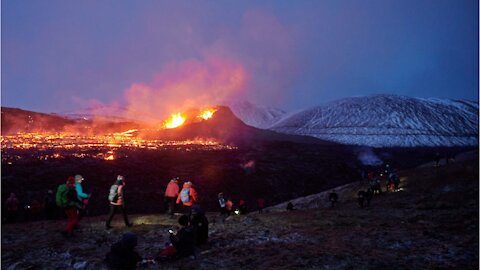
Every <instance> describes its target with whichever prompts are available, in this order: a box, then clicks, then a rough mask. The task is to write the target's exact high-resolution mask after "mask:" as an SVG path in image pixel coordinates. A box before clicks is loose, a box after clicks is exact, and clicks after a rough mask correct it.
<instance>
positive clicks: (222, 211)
mask: <svg viewBox="0 0 480 270" xmlns="http://www.w3.org/2000/svg"><path fill="white" fill-rule="evenodd" d="M217 199H218V207H220V216H225V215H226V214H227V208H226V207H227V205H226V202H225V198H224V197H223V192H220V193H218V195H217Z"/></svg>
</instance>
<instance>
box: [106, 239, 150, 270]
mask: <svg viewBox="0 0 480 270" xmlns="http://www.w3.org/2000/svg"><path fill="white" fill-rule="evenodd" d="M136 246H137V236H136V235H135V234H134V233H131V232H127V233H125V234H123V236H122V239H121V240H120V241H118V242H117V243H115V244H113V245H112V246H111V248H110V251H109V252H108V253H107V255H106V256H105V262H106V263H107V265H108V266H109V267H110V268H113V269H135V268H136V266H137V264H138V263H139V262H140V261H141V260H142V257H140V255H139V254H138V252H137V251H135V247H136Z"/></svg>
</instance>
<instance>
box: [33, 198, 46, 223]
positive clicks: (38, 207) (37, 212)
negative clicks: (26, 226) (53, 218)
mask: <svg viewBox="0 0 480 270" xmlns="http://www.w3.org/2000/svg"><path fill="white" fill-rule="evenodd" d="M42 212H43V205H42V204H41V203H40V202H39V201H38V200H37V199H33V200H32V201H31V202H30V215H31V217H32V220H40V218H41V215H42Z"/></svg>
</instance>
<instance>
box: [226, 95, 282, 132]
mask: <svg viewBox="0 0 480 270" xmlns="http://www.w3.org/2000/svg"><path fill="white" fill-rule="evenodd" d="M225 103H226V106H228V107H230V109H231V110H232V112H233V113H234V114H235V115H236V116H237V117H238V118H240V119H241V120H242V121H243V122H244V123H245V124H247V125H250V126H254V127H257V128H268V127H270V126H271V125H273V124H274V123H276V122H277V121H279V120H280V119H281V118H282V117H283V116H284V115H285V114H286V113H285V112H284V111H282V110H280V109H276V108H270V107H260V106H257V105H254V104H252V103H250V102H248V101H242V102H225Z"/></svg>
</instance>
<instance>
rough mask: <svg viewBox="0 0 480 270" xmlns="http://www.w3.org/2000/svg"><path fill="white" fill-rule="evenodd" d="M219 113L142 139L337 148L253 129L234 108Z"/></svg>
mask: <svg viewBox="0 0 480 270" xmlns="http://www.w3.org/2000/svg"><path fill="white" fill-rule="evenodd" d="M217 109H218V110H217V111H216V112H215V114H214V115H213V117H212V118H210V119H208V120H202V121H199V122H194V123H189V124H185V125H182V126H179V127H177V128H174V129H166V130H162V131H157V132H153V133H142V134H141V136H146V137H149V138H160V139H165V140H186V139H195V138H204V139H209V138H213V139H216V140H218V141H220V142H224V143H234V144H235V145H245V144H251V143H258V142H273V141H285V142H295V143H312V144H328V145H337V144H336V143H331V142H326V141H322V140H320V139H317V138H314V137H309V136H299V135H288V134H282V133H278V132H274V131H271V130H264V129H259V128H255V127H251V126H248V125H246V124H245V123H243V122H242V121H241V120H240V119H239V118H238V117H236V116H235V115H234V114H233V113H232V111H231V110H230V108H228V107H223V106H219V107H217Z"/></svg>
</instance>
